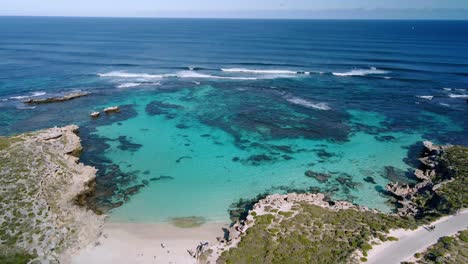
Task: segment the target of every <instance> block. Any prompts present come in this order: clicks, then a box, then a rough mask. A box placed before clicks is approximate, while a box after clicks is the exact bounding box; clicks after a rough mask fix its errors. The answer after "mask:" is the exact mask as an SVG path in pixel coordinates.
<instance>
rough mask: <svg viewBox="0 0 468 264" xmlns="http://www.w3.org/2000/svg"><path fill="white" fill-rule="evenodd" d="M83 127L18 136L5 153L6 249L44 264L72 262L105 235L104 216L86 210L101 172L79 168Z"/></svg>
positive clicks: (1, 202) (0, 203)
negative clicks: (83, 198) (81, 199)
mask: <svg viewBox="0 0 468 264" xmlns="http://www.w3.org/2000/svg"><path fill="white" fill-rule="evenodd" d="M77 130H78V127H77V126H74V125H72V126H67V127H63V128H51V129H46V130H42V131H38V132H33V133H28V134H24V135H20V136H16V137H15V143H14V144H11V145H10V146H9V147H8V148H6V149H3V150H1V151H0V164H2V166H0V186H2V188H0V198H1V199H0V207H1V208H2V214H1V216H0V223H1V224H2V229H3V226H6V230H7V231H6V232H5V234H4V235H3V236H2V237H1V238H0V245H1V244H6V245H11V246H15V247H17V248H19V249H22V250H26V251H28V252H29V253H30V254H32V255H35V256H36V260H37V261H39V262H42V263H50V262H52V263H55V262H60V263H69V256H70V255H71V254H73V252H75V250H78V249H79V248H82V247H84V246H86V245H88V244H89V243H92V242H93V241H95V239H96V238H97V237H98V236H99V235H100V230H101V227H102V225H103V223H104V216H98V215H96V214H95V213H93V212H92V211H90V210H88V209H86V208H84V207H80V206H78V205H77V203H76V199H77V197H78V196H80V195H82V194H84V193H86V192H89V191H92V190H90V187H89V186H93V184H91V183H93V181H94V180H95V177H96V169H95V168H93V167H90V166H86V165H84V164H82V163H79V158H78V156H79V155H80V153H81V151H82V147H81V144H80V138H79V137H78V136H77V134H76V133H77Z"/></svg>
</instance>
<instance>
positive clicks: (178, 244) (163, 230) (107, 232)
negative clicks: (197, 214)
mask: <svg viewBox="0 0 468 264" xmlns="http://www.w3.org/2000/svg"><path fill="white" fill-rule="evenodd" d="M226 226H227V224H226V223H207V224H204V225H202V226H201V227H197V228H177V227H174V226H172V225H170V224H129V223H125V224H123V223H106V225H105V227H104V231H103V236H101V238H100V239H99V243H100V245H98V246H94V245H91V246H88V247H87V248H85V249H83V250H81V251H80V252H78V254H76V255H74V256H73V257H72V263H73V264H93V263H99V264H111V263H112V264H120V263H121V264H129V263H132V264H143V263H145V264H146V263H164V264H167V263H184V264H185V263H196V261H195V259H194V258H192V257H191V256H190V255H189V254H188V252H187V249H192V250H194V249H195V248H196V246H197V245H198V244H199V243H200V242H202V241H208V242H210V245H211V244H212V243H214V242H215V241H216V237H219V236H222V234H223V232H222V228H223V227H226ZM162 243H164V245H165V247H164V248H163V247H162V246H161V244H162Z"/></svg>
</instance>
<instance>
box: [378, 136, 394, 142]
mask: <svg viewBox="0 0 468 264" xmlns="http://www.w3.org/2000/svg"><path fill="white" fill-rule="evenodd" d="M375 139H376V140H377V141H380V142H388V141H393V140H395V139H396V138H395V137H394V136H375Z"/></svg>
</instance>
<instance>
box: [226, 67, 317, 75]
mask: <svg viewBox="0 0 468 264" xmlns="http://www.w3.org/2000/svg"><path fill="white" fill-rule="evenodd" d="M221 71H223V72H240V73H254V74H289V75H294V74H310V72H301V71H290V70H253V69H246V68H222V69H221Z"/></svg>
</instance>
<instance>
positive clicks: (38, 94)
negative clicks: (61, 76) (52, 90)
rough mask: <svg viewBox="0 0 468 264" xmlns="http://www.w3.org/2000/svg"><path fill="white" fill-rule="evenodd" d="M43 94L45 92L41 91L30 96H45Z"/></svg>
mask: <svg viewBox="0 0 468 264" xmlns="http://www.w3.org/2000/svg"><path fill="white" fill-rule="evenodd" d="M45 94H46V92H42V91H41V92H34V93H32V95H31V96H34V97H35V96H42V95H45Z"/></svg>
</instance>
